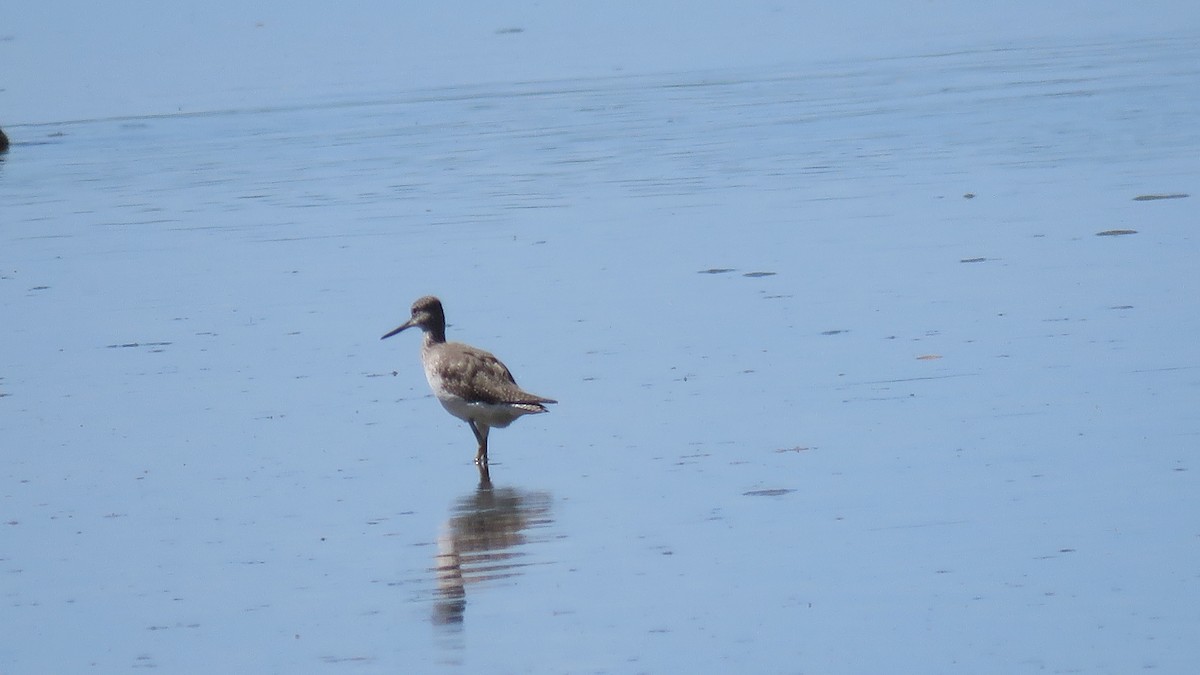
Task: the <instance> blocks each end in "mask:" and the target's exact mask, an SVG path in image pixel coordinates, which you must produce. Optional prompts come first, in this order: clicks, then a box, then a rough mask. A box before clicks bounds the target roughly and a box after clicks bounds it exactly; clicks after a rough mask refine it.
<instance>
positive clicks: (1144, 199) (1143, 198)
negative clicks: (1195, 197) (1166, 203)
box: [1133, 192, 1190, 202]
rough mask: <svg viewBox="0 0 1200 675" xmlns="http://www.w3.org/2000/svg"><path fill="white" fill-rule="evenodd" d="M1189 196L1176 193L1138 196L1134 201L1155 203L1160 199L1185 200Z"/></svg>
mask: <svg viewBox="0 0 1200 675" xmlns="http://www.w3.org/2000/svg"><path fill="white" fill-rule="evenodd" d="M1188 196H1190V195H1187V194H1185V193H1182V192H1176V193H1172V194H1165V195H1138V196H1136V197H1134V198H1133V201H1135V202H1153V201H1157V200H1159V199H1184V198H1186V197H1188Z"/></svg>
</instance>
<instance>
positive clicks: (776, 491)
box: [742, 488, 795, 497]
mask: <svg viewBox="0 0 1200 675" xmlns="http://www.w3.org/2000/svg"><path fill="white" fill-rule="evenodd" d="M789 492H795V490H792V489H791V488H770V489H767V490H751V491H749V492H743V493H742V495H744V496H746V497H778V496H780V495H786V494H788V493H789Z"/></svg>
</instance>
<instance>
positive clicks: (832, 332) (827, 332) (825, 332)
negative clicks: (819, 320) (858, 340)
mask: <svg viewBox="0 0 1200 675" xmlns="http://www.w3.org/2000/svg"><path fill="white" fill-rule="evenodd" d="M849 332H850V331H848V330H845V329H843V328H837V329H834V330H823V331H821V335H841V334H842V333H849Z"/></svg>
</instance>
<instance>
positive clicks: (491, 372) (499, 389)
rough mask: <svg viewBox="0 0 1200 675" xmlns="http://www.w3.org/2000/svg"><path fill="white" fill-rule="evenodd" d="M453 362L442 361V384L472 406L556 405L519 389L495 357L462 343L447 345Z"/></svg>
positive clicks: (514, 380)
mask: <svg viewBox="0 0 1200 675" xmlns="http://www.w3.org/2000/svg"><path fill="white" fill-rule="evenodd" d="M446 346H447V347H448V348H449V350H452V354H450V355H449V356H451V358H447V359H445V360H443V361H442V364H441V366H442V369H443V372H442V384H443V386H444V387H445V388H446V389H447V391H449V392H450V393H451V394H454V395H455V396H459V397H462V398H463V399H465V400H467V401H471V402H480V403H518V404H527V405H532V406H536V407H538V408H541V407H542V406H541V404H543V403H557V401H555V400H554V399H549V398H543V397H541V396H537V395H535V394H531V393H529V392H527V391H523V390H522V389H521V388H520V387H518V386H517V381H516V379H515V378H513V376H512V373H511V372H509V370H508V368H507V367H506V366H505V365H504V364H503V363H501V362H500V359H497V358H496V357H495V356H493V355H492V354H490V353H488V352H485V351H483V350H482V349H476V348H475V347H472V346H470V345H465V344H462V343H460V342H451V343H447V345H446Z"/></svg>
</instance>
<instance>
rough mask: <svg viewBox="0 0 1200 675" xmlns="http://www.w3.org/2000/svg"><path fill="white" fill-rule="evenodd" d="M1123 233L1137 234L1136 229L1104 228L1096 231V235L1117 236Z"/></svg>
mask: <svg viewBox="0 0 1200 675" xmlns="http://www.w3.org/2000/svg"><path fill="white" fill-rule="evenodd" d="M1123 234H1137V230H1105V231H1103V232H1097V233H1096V236H1097V237H1119V236H1121V235H1123Z"/></svg>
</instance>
